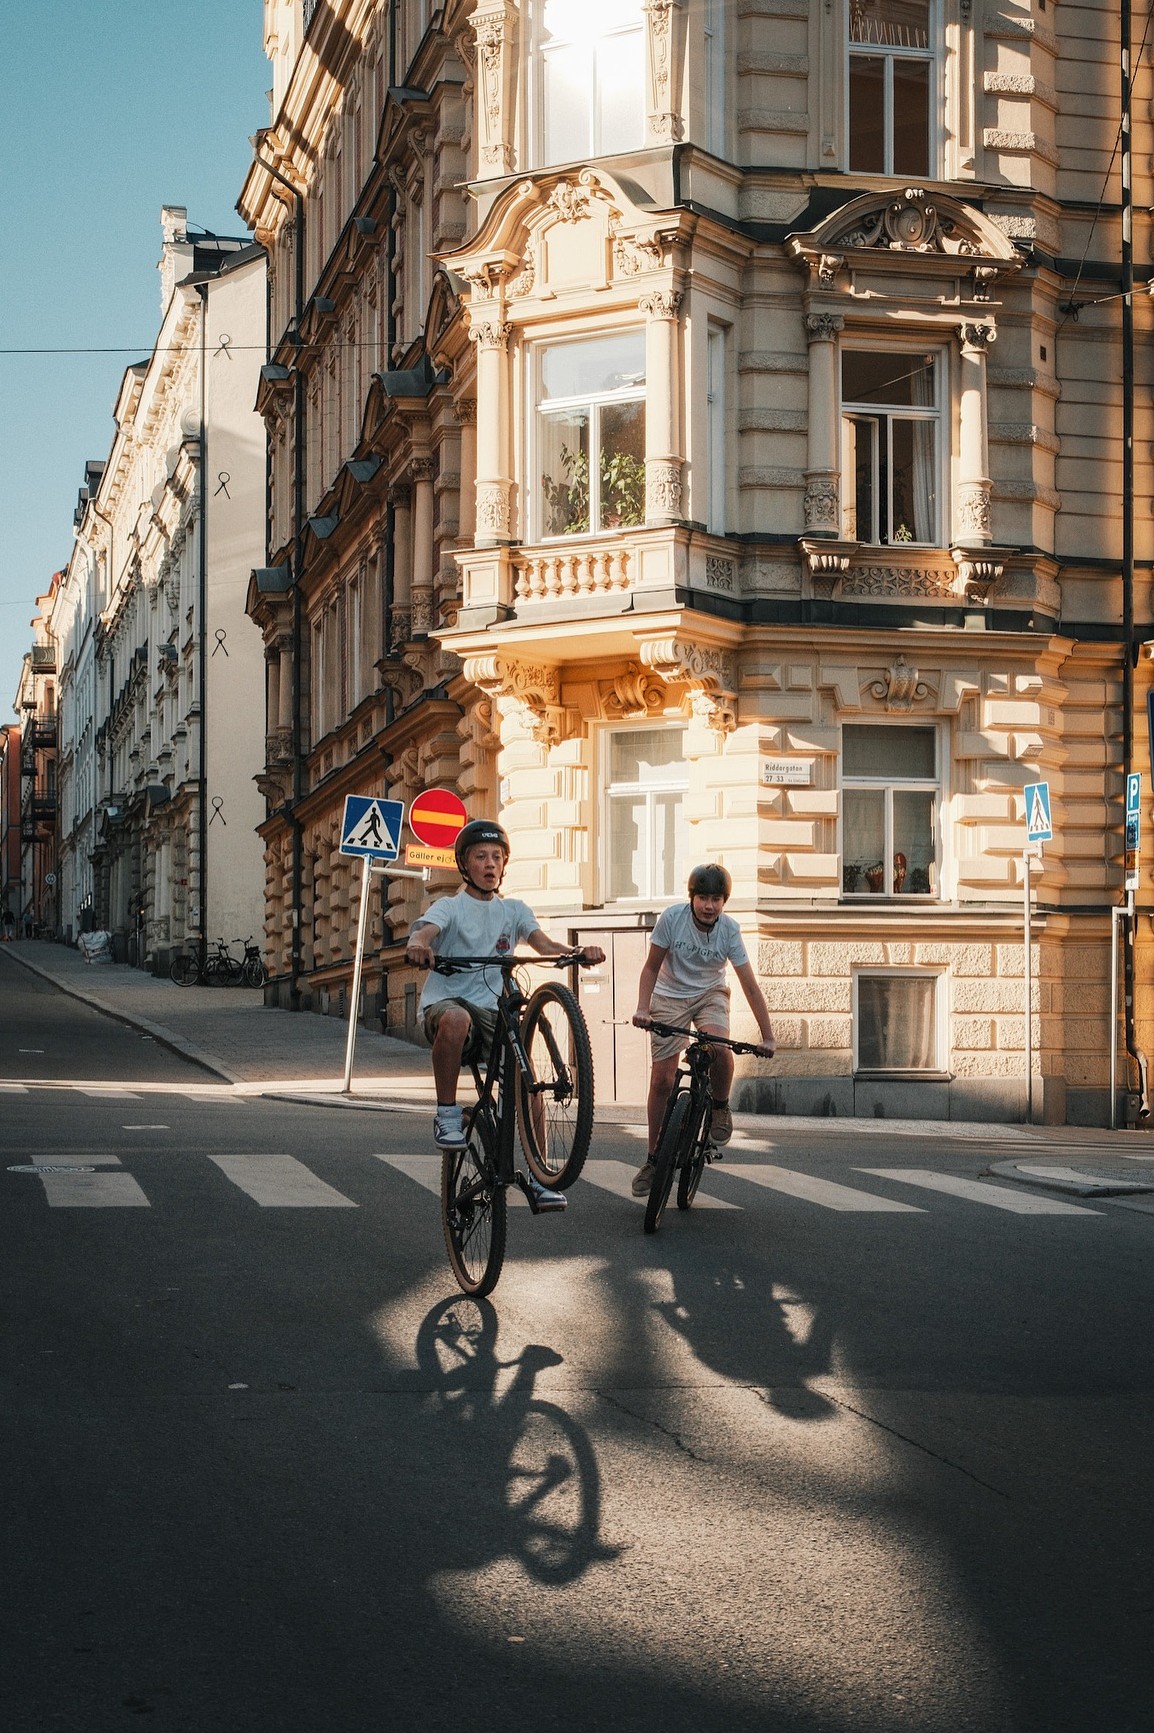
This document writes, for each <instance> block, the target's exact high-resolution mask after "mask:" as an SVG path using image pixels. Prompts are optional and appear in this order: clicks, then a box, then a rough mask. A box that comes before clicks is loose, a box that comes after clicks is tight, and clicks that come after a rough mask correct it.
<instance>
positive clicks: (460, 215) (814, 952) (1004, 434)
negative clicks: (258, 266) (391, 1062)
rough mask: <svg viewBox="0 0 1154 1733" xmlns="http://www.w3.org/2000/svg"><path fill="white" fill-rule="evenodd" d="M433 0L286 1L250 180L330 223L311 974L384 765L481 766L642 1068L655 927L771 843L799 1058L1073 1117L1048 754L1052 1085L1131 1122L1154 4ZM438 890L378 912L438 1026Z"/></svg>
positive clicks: (900, 1089)
mask: <svg viewBox="0 0 1154 1733" xmlns="http://www.w3.org/2000/svg"><path fill="white" fill-rule="evenodd" d="M394 14H395V16H393V15H391V14H390V12H389V9H388V8H387V7H386V6H384V5H378V4H374V3H373V0H332V3H331V4H328V5H325V6H322V7H310V6H305V7H304V8H303V10H302V8H301V7H300V6H299V5H293V4H289V3H288V0H268V3H267V4H266V25H267V34H268V43H269V52H270V57H271V58H272V59H273V62H274V67H275V69H276V79H275V87H274V110H273V116H272V125H271V127H270V129H269V130H268V131H267V132H265V133H264V134H262V135H261V136H260V138H259V140H258V148H257V153H256V161H255V164H254V167H253V169H252V171H251V174H250V176H249V179H248V182H247V184H246V187H245V191H244V194H243V197H242V201H241V209H242V213H243V214H244V215H245V217H246V219H247V220H248V221H249V222H250V223H251V224H252V225H253V226H254V228H255V229H256V233H257V236H258V238H259V239H260V240H261V241H262V242H264V243H265V244H266V246H267V247H268V248H269V250H270V253H271V256H272V259H273V270H274V286H273V301H272V305H273V309H274V312H273V321H274V323H273V329H274V336H275V339H276V347H275V352H274V354H273V358H272V365H271V366H269V367H268V368H266V369H265V377H264V381H263V384H262V388H261V407H262V410H263V412H264V414H265V418H266V422H267V424H268V427H269V436H270V450H271V456H270V476H271V507H270V522H269V538H268V542H269V553H268V557H267V562H266V566H265V568H263V569H262V570H261V571H259V572H257V573H256V574H255V575H254V578H253V583H252V587H251V590H250V600H249V609H250V613H251V614H252V616H253V618H254V619H255V620H256V621H257V622H258V623H259V624H260V626H261V628H262V630H263V633H264V639H265V650H266V659H267V661H268V667H269V680H268V695H269V714H268V727H267V743H268V744H267V763H266V768H265V773H264V787H265V791H266V795H267V798H268V818H267V820H266V823H265V825H264V827H263V834H264V838H265V847H266V858H267V862H268V874H269V880H268V882H269V911H270V921H271V923H272V929H273V936H274V939H275V942H276V944H277V946H278V947H279V951H278V955H279V976H280V991H281V994H282V996H284V997H288V998H292V999H293V1000H294V1002H306V1003H314V1004H321V1005H324V1004H326V1003H334V1004H340V1003H342V994H343V992H344V991H345V989H346V984H347V981H348V977H349V973H350V968H351V959H350V948H351V938H352V932H353V920H352V915H353V910H352V909H351V908H350V882H351V874H350V871H349V863H347V862H343V861H342V860H341V858H340V856H339V853H338V851H337V843H338V842H339V835H338V828H337V827H338V824H339V815H340V807H341V804H342V802H343V797H344V795H345V794H346V793H349V792H369V791H372V790H374V789H380V788H383V789H385V790H387V792H389V793H391V794H394V795H396V796H398V797H399V798H408V797H409V796H410V795H411V794H413V793H415V792H416V791H417V790H418V789H420V788H421V787H423V786H425V785H428V784H433V783H449V784H452V785H453V786H455V787H457V788H458V789H459V791H460V792H461V793H462V794H463V795H464V797H465V799H466V801H467V802H468V804H469V806H470V809H471V810H472V811H474V812H476V813H482V812H493V813H496V812H499V814H500V816H501V818H502V820H503V822H504V823H505V824H506V825H507V827H508V828H509V830H510V832H511V834H512V836H513V839H514V851H515V852H514V862H513V866H512V869H511V872H510V876H509V881H508V883H509V887H510V888H511V889H513V890H515V891H516V892H518V893H520V894H523V895H525V896H527V897H528V899H529V900H530V901H531V902H532V903H533V904H534V906H535V907H536V908H537V910H538V912H539V913H540V914H541V916H542V918H543V919H544V920H546V921H547V922H548V923H549V924H550V926H551V927H552V929H553V930H554V931H556V932H557V933H559V934H562V933H572V934H574V935H580V936H582V937H591V936H592V935H594V934H596V935H597V936H598V939H599V941H600V942H601V943H603V944H604V945H605V947H606V949H607V950H608V951H609V953H610V963H609V964H608V965H607V967H606V969H605V970H604V971H603V972H602V976H601V978H600V979H590V980H586V981H585V982H584V983H583V986H582V991H583V993H584V996H585V1002H586V1008H587V1011H588V1013H589V1016H590V1021H591V1026H592V1030H593V1034H594V1041H595V1049H596V1057H597V1067H598V1084H599V1093H600V1095H601V1096H602V1098H605V1097H606V1096H616V1097H617V1098H618V1099H622V1100H626V1099H638V1098H639V1096H640V1093H641V1091H642V1088H643V1075H644V1052H643V1049H642V1047H641V1045H640V1038H639V1037H638V1035H637V1033H636V1032H635V1031H633V1030H631V1029H629V1028H628V1027H620V1026H618V1020H621V1019H625V1020H627V1019H628V1016H629V1014H630V1012H631V1010H632V1005H633V1002H634V1001H633V994H634V991H635V984H636V975H637V971H638V969H639V967H640V963H641V958H642V956H643V954H644V948H645V935H646V932H647V930H648V928H649V927H650V926H651V925H652V922H653V920H654V918H655V916H656V913H657V912H658V910H659V909H660V908H661V906H662V905H663V904H664V903H665V902H667V901H668V900H669V899H671V898H673V897H676V896H678V895H679V894H680V893H681V892H682V887H683V885H684V879H685V873H686V870H687V868H688V867H689V866H690V865H691V864H692V863H693V862H694V861H695V860H700V859H709V858H720V859H722V860H724V862H725V863H726V865H727V866H728V867H729V868H730V870H731V872H732V873H733V877H734V885H735V890H734V898H733V903H732V905H731V907H732V911H733V912H734V913H735V914H737V915H738V916H739V918H740V919H741V921H742V925H743V927H744V929H745V931H746V933H747V937H748V940H749V941H750V943H751V945H752V947H753V953H754V954H755V955H756V957H757V959H758V967H759V972H760V975H761V978H762V981H763V984H764V987H765V991H766V994H767V997H768V999H769V1002H770V1004H771V1006H772V1008H773V1011H774V1015H775V1020H776V1022H777V1025H778V1029H779V1034H780V1037H781V1049H782V1051H781V1056H780V1059H779V1061H778V1062H777V1063H776V1064H775V1066H774V1067H773V1070H772V1073H771V1074H766V1073H765V1072H764V1068H762V1074H761V1075H759V1076H755V1075H752V1074H751V1075H748V1076H746V1077H745V1078H743V1079H742V1081H741V1083H740V1085H739V1090H740V1094H739V1100H740V1101H741V1103H742V1104H743V1105H746V1106H749V1107H753V1106H758V1107H762V1108H766V1109H772V1110H776V1111H786V1112H794V1111H795V1112H806V1113H838V1114H843V1113H858V1114H861V1113H865V1114H871V1113H875V1112H876V1113H884V1114H886V1115H900V1116H924V1117H934V1118H944V1117H951V1116H952V1117H958V1118H965V1117H977V1118H991V1117H992V1118H1008V1119H1014V1118H1018V1117H1020V1116H1021V1115H1022V1114H1023V1112H1024V1111H1025V1107H1026V1098H1027V1090H1026V1068H1025V1046H1026V1042H1025V1034H1026V1006H1025V1000H1024V989H1025V981H1024V967H1023V965H1024V947H1023V924H1022V910H1023V888H1022V877H1023V872H1024V870H1025V869H1024V864H1023V847H1024V842H1025V825H1024V796H1023V791H1024V789H1025V787H1026V786H1027V785H1028V784H1030V783H1033V782H1038V781H1046V782H1048V783H1049V785H1050V790H1051V795H1052V800H1053V807H1054V813H1055V819H1056V824H1055V838H1054V841H1053V842H1052V843H1050V844H1048V845H1047V848H1046V853H1045V859H1044V865H1043V870H1042V871H1041V873H1040V874H1038V875H1037V885H1036V891H1035V897H1036V908H1035V916H1034V929H1033V931H1034V952H1033V965H1034V983H1035V984H1034V995H1033V1003H1032V1006H1031V1025H1030V1033H1031V1044H1032V1049H1033V1064H1034V1072H1035V1077H1034V1082H1033V1086H1032V1090H1031V1093H1032V1095H1033V1100H1034V1108H1035V1112H1036V1113H1037V1114H1039V1115H1040V1114H1044V1115H1045V1116H1046V1117H1047V1118H1051V1119H1055V1120H1062V1119H1066V1118H1069V1119H1071V1120H1082V1121H1095V1120H1096V1121H1099V1122H1100V1121H1101V1120H1102V1119H1103V1118H1104V1117H1105V1116H1106V1114H1107V1112H1108V1106H1109V1104H1108V1100H1107V1083H1108V1077H1109V1054H1110V1049H1111V1043H1112V1040H1113V1039H1114V1038H1115V1037H1116V1038H1117V1039H1118V1041H1119V1042H1122V1041H1123V1040H1129V1042H1130V1045H1131V1047H1132V1049H1133V1053H1134V1063H1133V1065H1132V1066H1131V1068H1130V1070H1129V1080H1130V1081H1131V1082H1134V1083H1141V1082H1144V1075H1143V1072H1142V1069H1141V1065H1140V1063H1139V1060H1140V1050H1141V1048H1142V1045H1143V1038H1144V1036H1143V1032H1144V1030H1146V1028H1147V1025H1148V1024H1149V1021H1150V1012H1151V1011H1154V1006H1152V1005H1150V1004H1147V1003H1146V1001H1145V999H1144V998H1143V997H1142V988H1141V982H1142V979H1143V971H1144V954H1143V951H1142V948H1141V947H1142V945H1144V944H1145V942H1146V941H1145V940H1144V939H1143V936H1142V934H1141V931H1140V928H1139V925H1138V923H1137V922H1136V921H1134V922H1131V923H1130V931H1131V933H1132V936H1133V938H1134V941H1135V944H1134V948H1133V949H1132V950H1130V951H1128V953H1127V955H1128V958H1129V960H1130V962H1131V963H1132V964H1134V966H1135V977H1136V982H1137V1001H1136V1003H1137V1018H1136V1021H1135V1022H1134V1024H1133V1025H1131V1024H1129V1023H1128V1022H1127V1021H1126V1020H1125V1019H1122V1018H1120V1017H1116V1016H1115V1011H1114V1008H1113V1007H1112V1006H1111V1005H1110V1003H1109V994H1108V982H1109V978H1110V946H1111V942H1112V933H1113V930H1114V928H1113V922H1112V916H1111V909H1112V906H1114V905H1115V904H1117V903H1118V902H1119V901H1120V899H1121V898H1122V895H1123V860H1122V843H1123V835H1122V816H1123V809H1122V800H1121V796H1122V791H1123V785H1124V778H1125V776H1126V774H1127V773H1128V772H1130V771H1132V770H1134V771H1137V770H1142V769H1145V770H1147V771H1149V769H1150V765H1149V754H1148V751H1147V733H1146V727H1145V722H1144V716H1145V704H1144V697H1145V691H1146V687H1147V685H1148V675H1147V672H1146V670H1147V666H1148V663H1147V661H1145V660H1143V659H1141V658H1140V657H1139V656H1138V647H1139V646H1140V645H1141V644H1142V643H1144V642H1146V641H1148V640H1151V639H1154V623H1150V622H1152V621H1154V610H1152V607H1151V601H1150V582H1149V574H1150V563H1151V554H1152V551H1154V550H1152V547H1151V538H1150V535H1149V519H1148V515H1147V513H1146V511H1145V508H1144V507H1143V509H1142V511H1141V512H1140V514H1139V517H1138V522H1137V529H1136V535H1137V545H1136V548H1135V547H1132V546H1131V547H1128V544H1127V537H1126V535H1125V534H1124V527H1123V513H1122V509H1121V504H1122V500H1123V495H1124V488H1123V458H1124V443H1123V437H1122V435H1123V425H1124V416H1123V411H1124V407H1125V405H1126V402H1127V401H1132V402H1134V403H1136V404H1137V406H1138V423H1137V438H1136V442H1135V446H1134V450H1135V454H1136V465H1137V472H1138V481H1137V497H1138V498H1139V499H1140V500H1145V499H1146V498H1147V497H1148V496H1149V493H1150V436H1151V425H1150V418H1149V411H1148V398H1149V372H1150V368H1149V346H1148V327H1149V323H1150V321H1149V317H1148V315H1147V313H1146V310H1145V302H1143V305H1142V307H1140V308H1138V309H1136V312H1135V316H1136V320H1137V323H1138V325H1139V326H1140V338H1139V340H1138V342H1137V344H1136V346H1135V356H1136V371H1135V373H1134V375H1133V378H1132V379H1131V376H1130V375H1129V373H1128V363H1127V356H1126V353H1125V349H1124V344H1123V333H1122V326H1121V316H1120V305H1119V294H1118V290H1119V286H1120V280H1121V279H1120V265H1119V258H1120V247H1121V225H1120V214H1119V209H1118V197H1119V194H1118V180H1117V167H1116V163H1115V161H1114V147H1115V142H1116V138H1117V135H1118V127H1119V99H1118V97H1117V95H1110V94H1109V93H1110V92H1112V91H1116V88H1117V80H1116V75H1115V72H1114V68H1115V67H1116V66H1117V64H1118V60H1119V44H1118V41H1117V29H1118V21H1117V14H1116V10H1115V9H1114V8H1113V7H1111V6H1110V5H1108V4H1107V3H1106V0H1099V3H1098V4H1091V5H1089V6H1086V7H1083V8H1080V9H1078V10H1077V11H1074V10H1073V9H1071V8H1068V7H1066V6H1064V5H1062V4H1058V5H1053V6H1050V7H1049V8H1043V9H1042V10H1038V9H1036V8H1034V7H1031V6H1029V5H1026V4H1023V3H1017V0H1006V3H1005V4H1004V5H1001V6H999V7H995V8H992V9H991V8H980V7H976V6H972V5H971V4H970V3H969V0H741V3H740V4H738V5H733V4H726V3H725V0H644V3H642V0H636V3H634V0H581V3H580V4H576V3H573V0H540V3H538V4H533V5H530V4H529V0H520V3H519V0H479V3H477V4H471V5H464V4H462V5H453V4H448V5H446V6H444V7H442V8H439V9H436V10H434V9H431V8H430V7H428V6H426V5H421V4H417V3H416V0H409V3H406V4H404V5H399V6H397V7H396V8H395V9H394ZM391 16H392V17H393V27H390V18H391ZM1088 69H1090V70H1088ZM1091 71H1092V76H1091ZM1141 77H1142V79H1143V80H1144V81H1146V83H1148V79H1149V74H1148V71H1147V69H1146V68H1145V67H1143V69H1142V72H1141ZM1091 92H1093V93H1095V94H1091ZM1150 94H1151V93H1150V90H1149V89H1148V88H1146V87H1145V84H1144V86H1143V89H1142V91H1141V93H1140V95H1141V98H1142V104H1144V105H1145V106H1142V104H1136V106H1135V113H1136V114H1137V115H1140V116H1142V117H1144V118H1143V119H1142V129H1143V130H1142V148H1141V149H1140V150H1137V151H1136V152H1135V161H1136V162H1138V163H1140V164H1141V165H1142V166H1141V168H1140V174H1141V176H1142V177H1145V178H1146V179H1148V177H1149V155H1150V152H1149V145H1150V139H1149V127H1148V119H1147V118H1145V117H1147V116H1148V112H1149V100H1150ZM1151 191H1152V189H1151V188H1150V187H1149V186H1146V187H1145V188H1139V189H1138V191H1137V192H1136V196H1135V205H1136V207H1138V208H1140V209H1145V208H1147V207H1148V206H1149V205H1150V203H1151V202H1152V201H1151V197H1150V194H1151ZM1148 262H1149V245H1148V230H1147V225H1146V224H1145V221H1143V224H1142V232H1141V241H1140V252H1139V266H1140V270H1139V275H1140V276H1141V277H1142V278H1144V277H1145V275H1146V274H1147V271H1148ZM1128 381H1129V383H1128ZM1147 878H1148V874H1145V873H1144V874H1143V883H1144V884H1145V882H1146V879H1147ZM1139 901H1141V902H1143V904H1144V903H1145V902H1148V901H1149V896H1148V892H1146V891H1144V890H1143V891H1140V892H1139ZM418 906H419V901H418V896H417V893H416V892H415V891H414V890H413V888H412V887H411V886H404V885H403V883H402V882H401V881H397V882H395V883H394V885H393V887H392V888H391V890H389V891H388V892H387V893H386V896H385V898H384V899H383V900H382V904H381V907H380V909H379V910H378V911H377V912H376V913H377V919H376V925H375V927H374V929H373V936H372V941H371V944H372V948H373V953H374V955H375V957H376V959H377V964H376V970H375V973H374V977H373V985H372V991H373V992H374V993H375V994H376V995H377V1001H376V1005H375V1008H376V1009H379V1011H380V1013H381V1015H382V1017H383V1018H384V1021H385V1023H386V1025H387V1026H388V1027H389V1028H390V1029H392V1030H394V1031H398V1032H405V1031H409V1030H411V1029H412V1023H413V1018H412V1004H413V999H414V993H415V987H416V983H415V982H414V981H413V980H412V979H411V978H409V976H408V975H407V973H406V971H405V968H404V965H403V960H402V957H401V949H400V943H399V941H400V938H401V937H402V936H403V932H404V929H405V926H406V925H407V922H408V920H409V919H410V918H411V916H412V915H413V914H414V913H415V912H416V909H417V907H418ZM1151 1033H1154V1032H1151Z"/></svg>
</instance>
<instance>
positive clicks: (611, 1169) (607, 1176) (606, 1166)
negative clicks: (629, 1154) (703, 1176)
mask: <svg viewBox="0 0 1154 1733" xmlns="http://www.w3.org/2000/svg"><path fill="white" fill-rule="evenodd" d="M636 1172H637V1169H636V1167H630V1166H629V1164H628V1162H624V1161H597V1160H590V1161H586V1163H585V1166H584V1167H583V1168H582V1169H581V1178H582V1179H587V1180H588V1181H589V1183H590V1185H595V1186H598V1187H599V1188H600V1189H601V1190H602V1191H609V1192H612V1193H613V1195H614V1197H625V1198H628V1199H629V1202H630V1203H632V1204H637V1205H638V1206H639V1207H640V1208H644V1205H645V1199H644V1198H635V1197H634V1195H633V1192H632V1189H631V1187H632V1184H633V1175H634V1174H635V1173H636ZM693 1207H694V1209H739V1208H740V1205H739V1204H735V1203H727V1202H726V1200H725V1199H724V1198H723V1197H714V1196H712V1195H711V1194H710V1193H709V1192H704V1191H699V1192H698V1194H697V1196H696V1198H695V1199H694V1203H693Z"/></svg>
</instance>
